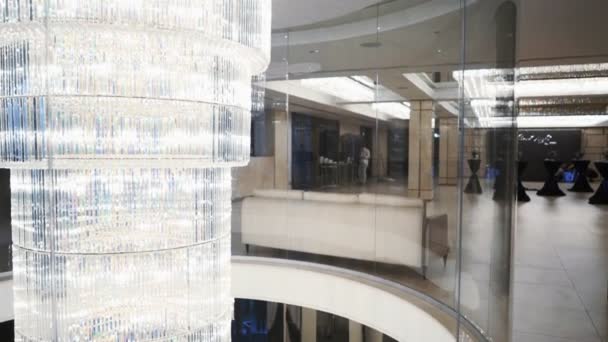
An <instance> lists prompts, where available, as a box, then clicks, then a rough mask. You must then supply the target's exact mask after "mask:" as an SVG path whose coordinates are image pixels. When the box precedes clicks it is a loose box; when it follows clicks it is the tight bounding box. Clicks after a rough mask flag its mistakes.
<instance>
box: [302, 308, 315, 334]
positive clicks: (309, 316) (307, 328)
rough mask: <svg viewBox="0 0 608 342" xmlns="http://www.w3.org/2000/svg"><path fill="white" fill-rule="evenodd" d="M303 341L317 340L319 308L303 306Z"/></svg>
mask: <svg viewBox="0 0 608 342" xmlns="http://www.w3.org/2000/svg"><path fill="white" fill-rule="evenodd" d="M302 341H306V342H308V341H310V342H316V341H317V310H313V309H308V308H302Z"/></svg>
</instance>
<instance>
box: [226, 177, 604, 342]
mask: <svg viewBox="0 0 608 342" xmlns="http://www.w3.org/2000/svg"><path fill="white" fill-rule="evenodd" d="M526 186H528V187H530V188H537V187H540V184H536V183H528V184H526ZM562 186H563V187H564V188H565V187H566V185H562ZM594 186H597V185H594ZM484 188H485V189H484V190H485V191H484V194H482V195H472V194H471V195H469V194H466V195H464V206H463V222H464V226H463V227H464V228H463V232H462V234H463V236H462V237H463V240H464V241H467V243H465V244H463V246H462V257H463V260H462V261H463V262H462V268H463V269H462V276H461V279H460V281H461V288H462V296H461V307H462V311H463V313H464V314H465V315H466V316H467V317H470V318H471V319H472V320H473V321H475V322H476V323H478V324H479V326H480V327H481V329H483V330H484V331H488V332H489V334H490V335H492V334H493V333H494V334H496V333H497V331H500V329H496V328H495V326H496V325H497V324H502V323H500V322H501V321H502V320H504V319H503V318H502V317H500V316H499V312H500V311H501V310H499V309H498V308H497V305H500V303H502V302H503V301H505V300H508V296H507V295H505V294H504V293H500V291H497V290H496V283H495V279H493V277H494V274H496V272H495V271H496V270H494V269H493V268H495V267H496V264H495V262H494V260H493V253H492V252H493V251H492V245H491V244H489V243H487V241H491V240H492V239H496V235H498V234H501V232H500V231H498V230H499V229H498V228H497V227H494V226H493V223H492V222H495V220H496V217H497V215H498V213H499V211H500V204H498V203H496V202H494V201H492V191H491V187H490V186H488V184H484ZM327 191H335V192H349V193H360V192H372V193H382V194H393V195H395V194H400V193H401V194H402V193H404V191H405V190H404V187H403V186H402V184H395V183H387V182H381V183H372V184H369V185H367V186H365V187H360V186H358V187H351V188H337V189H328V190H327ZM529 195H530V196H531V198H532V201H531V202H529V203H522V204H519V205H518V228H517V232H516V242H515V251H514V252H515V255H514V260H515V264H514V271H515V275H514V277H515V278H514V288H513V295H512V297H513V304H514V315H513V317H514V321H513V326H512V334H513V341H514V342H527V341H529V342H537V341H538V342H544V341H557V342H575V341H580V342H586V341H589V342H606V341H607V338H608V337H607V336H608V328H607V323H606V322H607V320H608V318H607V317H608V314H607V313H608V304H607V302H606V300H607V290H608V289H607V284H608V224H606V222H608V206H592V205H589V204H588V203H587V197H588V195H586V194H576V193H568V195H567V196H566V197H561V198H546V197H538V196H536V195H535V194H534V192H532V191H530V192H529ZM456 203H457V193H456V188H455V187H449V186H442V187H439V188H438V189H437V191H436V193H435V200H434V201H432V202H431V203H430V204H429V207H428V214H429V215H432V214H438V213H447V214H448V222H449V231H450V240H451V242H452V244H453V246H457V245H456V239H457V237H456V227H457V209H458V208H457V207H456ZM234 209H235V213H234V215H235V216H236V217H238V210H239V205H238V203H235V208H234ZM234 240H235V242H234V247H233V249H234V253H235V254H244V253H245V248H244V246H242V245H240V244H239V235H238V233H235V236H234ZM249 253H250V254H254V255H260V256H271V257H281V258H291V259H298V260H305V261H313V262H320V263H325V264H330V265H334V266H339V267H346V268H351V269H355V270H359V271H364V272H370V273H373V274H376V275H379V276H382V277H385V278H387V279H391V280H393V281H397V282H399V283H403V284H406V285H408V286H410V287H412V288H414V289H417V290H419V291H422V292H424V293H427V294H429V295H431V296H432V297H434V298H435V299H438V300H440V301H442V302H444V303H446V304H448V305H453V303H454V288H455V281H456V277H455V274H456V255H457V254H456V253H455V252H452V253H451V254H450V256H449V258H448V262H447V265H445V266H444V264H443V261H442V260H441V258H440V257H438V256H433V255H432V254H431V256H430V260H429V269H428V274H427V279H424V278H423V277H422V276H421V275H420V274H419V273H418V272H416V271H415V270H413V269H410V268H407V267H404V266H397V265H387V264H381V263H372V262H364V261H355V260H348V259H342V258H334V257H328V256H318V255H311V254H306V253H298V252H290V251H278V250H272V249H267V248H261V247H252V248H251V249H250V252H249ZM497 303H499V304H497Z"/></svg>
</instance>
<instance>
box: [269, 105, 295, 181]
mask: <svg viewBox="0 0 608 342" xmlns="http://www.w3.org/2000/svg"><path fill="white" fill-rule="evenodd" d="M272 116H273V123H274V188H275V189H289V188H290V186H289V169H290V156H289V153H290V151H291V150H290V148H289V147H290V144H291V141H290V134H291V132H290V129H291V127H290V124H289V115H287V112H285V111H282V110H273V112H272Z"/></svg>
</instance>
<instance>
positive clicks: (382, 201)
mask: <svg viewBox="0 0 608 342" xmlns="http://www.w3.org/2000/svg"><path fill="white" fill-rule="evenodd" d="M359 203H361V204H368V205H389V206H394V207H415V208H422V207H423V206H424V202H423V201H422V200H421V199H418V198H407V197H403V196H391V195H377V194H359Z"/></svg>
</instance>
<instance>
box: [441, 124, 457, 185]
mask: <svg viewBox="0 0 608 342" xmlns="http://www.w3.org/2000/svg"><path fill="white" fill-rule="evenodd" d="M439 136H440V137H439V184H440V185H456V184H457V183H458V119H457V118H452V119H443V118H442V119H441V120H439Z"/></svg>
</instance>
